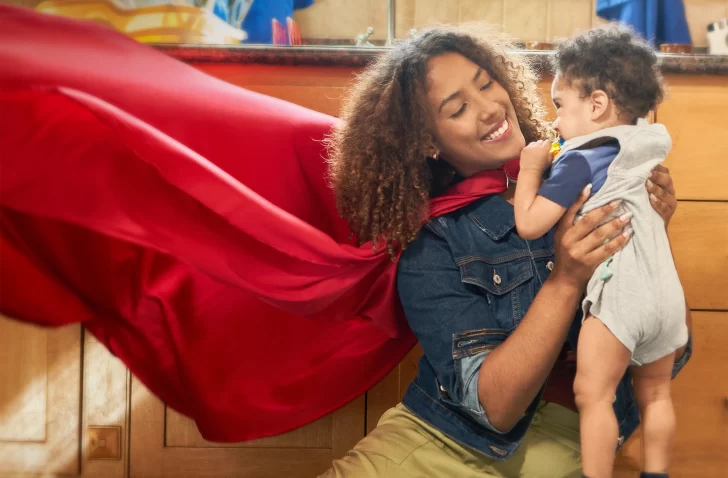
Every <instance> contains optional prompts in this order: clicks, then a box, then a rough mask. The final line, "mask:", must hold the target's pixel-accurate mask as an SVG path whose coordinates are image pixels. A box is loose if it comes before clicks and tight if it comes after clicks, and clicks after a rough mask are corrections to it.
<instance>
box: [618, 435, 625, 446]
mask: <svg viewBox="0 0 728 478" xmlns="http://www.w3.org/2000/svg"><path fill="white" fill-rule="evenodd" d="M617 443H619V446H622V443H624V437H623V436H621V437H619V440H617Z"/></svg>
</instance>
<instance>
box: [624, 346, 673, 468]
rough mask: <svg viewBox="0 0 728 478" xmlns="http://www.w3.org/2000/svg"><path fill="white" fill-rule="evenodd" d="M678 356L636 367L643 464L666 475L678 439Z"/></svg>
mask: <svg viewBox="0 0 728 478" xmlns="http://www.w3.org/2000/svg"><path fill="white" fill-rule="evenodd" d="M674 360H675V354H674V353H672V354H670V355H668V356H666V357H663V358H661V359H659V360H657V361H655V362H652V363H649V364H647V365H643V366H642V367H632V368H631V372H632V378H633V381H634V393H635V398H636V400H637V406H638V407H639V409H640V416H641V418H642V461H643V468H644V471H646V472H650V473H666V472H667V468H668V466H669V463H670V453H671V451H672V441H673V438H674V436H675V410H674V408H673V406H672V397H671V396H670V380H671V379H672V365H673V362H674Z"/></svg>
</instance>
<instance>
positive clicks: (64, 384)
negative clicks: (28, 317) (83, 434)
mask: <svg viewBox="0 0 728 478" xmlns="http://www.w3.org/2000/svg"><path fill="white" fill-rule="evenodd" d="M80 400H81V327H80V326H74V327H67V328H64V329H55V330H50V329H42V328H39V327H35V326H32V325H28V324H23V323H20V322H16V321H14V320H10V319H8V318H7V317H3V316H0V476H3V475H6V476H8V475H10V474H13V475H14V476H16V475H15V474H16V473H17V472H28V473H48V474H51V473H52V474H64V475H68V476H78V474H79V470H80V462H79V455H80V440H79V431H80V427H81V417H80V413H79V410H80Z"/></svg>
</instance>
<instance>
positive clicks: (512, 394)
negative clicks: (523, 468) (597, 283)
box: [478, 275, 583, 431]
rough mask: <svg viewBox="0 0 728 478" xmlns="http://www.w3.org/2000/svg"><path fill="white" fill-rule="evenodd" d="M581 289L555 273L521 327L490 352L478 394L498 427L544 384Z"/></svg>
mask: <svg viewBox="0 0 728 478" xmlns="http://www.w3.org/2000/svg"><path fill="white" fill-rule="evenodd" d="M582 291H583V288H581V287H577V286H576V285H574V284H573V283H571V282H565V281H560V280H559V279H558V278H556V277H554V276H553V275H552V276H551V277H550V278H549V279H548V280H547V281H546V282H545V283H544V285H543V287H542V288H541V290H540V291H539V293H538V294H537V295H536V298H535V299H534V301H533V304H532V305H531V307H530V308H529V309H528V312H527V313H526V315H525V317H524V318H523V320H522V321H521V323H520V324H519V325H518V327H517V328H516V330H515V331H514V332H513V333H512V334H511V335H510V336H509V337H508V338H507V339H506V340H505V342H503V343H502V344H501V345H500V346H498V348H496V349H495V350H493V352H491V353H490V354H488V355H487V356H486V358H485V360H484V361H483V365H482V367H481V369H480V372H479V375H478V397H479V398H480V402H481V404H482V405H483V408H484V409H485V411H486V414H487V416H488V419H489V421H490V423H491V424H492V425H493V426H494V427H495V428H496V429H498V430H501V431H505V430H508V429H510V428H511V427H512V426H513V425H514V424H515V423H516V422H517V421H518V420H519V419H520V418H521V417H522V416H523V414H524V412H525V411H526V409H527V408H528V406H529V405H530V404H531V402H532V401H533V399H534V398H535V397H536V394H537V393H538V391H539V390H540V388H541V387H542V386H543V384H544V382H545V381H546V378H547V377H548V375H549V373H550V372H551V369H552V368H553V366H554V363H555V362H556V359H557V357H558V356H559V353H560V352H561V349H562V348H563V345H564V342H565V341H566V335H567V333H568V331H569V328H570V327H571V323H572V321H573V320H574V316H575V313H576V311H577V308H578V306H579V303H580V300H581V296H582Z"/></svg>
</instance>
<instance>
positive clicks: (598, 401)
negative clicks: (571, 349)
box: [574, 316, 631, 478]
mask: <svg viewBox="0 0 728 478" xmlns="http://www.w3.org/2000/svg"><path fill="white" fill-rule="evenodd" d="M630 358H631V354H630V352H629V350H628V349H627V348H626V347H625V346H624V345H623V344H622V343H621V342H620V341H619V340H617V338H616V337H615V336H614V335H612V333H611V332H610V331H609V329H608V328H607V327H606V326H605V325H604V324H603V323H602V322H601V321H600V320H599V319H596V318H594V317H592V316H589V317H588V318H587V320H585V321H584V324H583V325H582V327H581V332H580V333H579V345H578V347H577V356H576V370H577V371H576V380H575V381H574V393H575V395H576V406H577V407H578V408H579V425H580V433H581V462H582V468H583V470H584V471H583V473H584V475H585V476H588V477H589V478H608V477H611V476H612V468H613V466H614V454H615V451H616V449H617V440H618V439H619V428H618V426H617V418H616V417H615V416H614V409H613V408H612V403H613V401H614V394H615V392H616V390H617V385H618V384H619V380H620V379H621V378H622V377H623V376H624V372H625V371H626V370H627V366H628V365H629V361H630Z"/></svg>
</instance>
